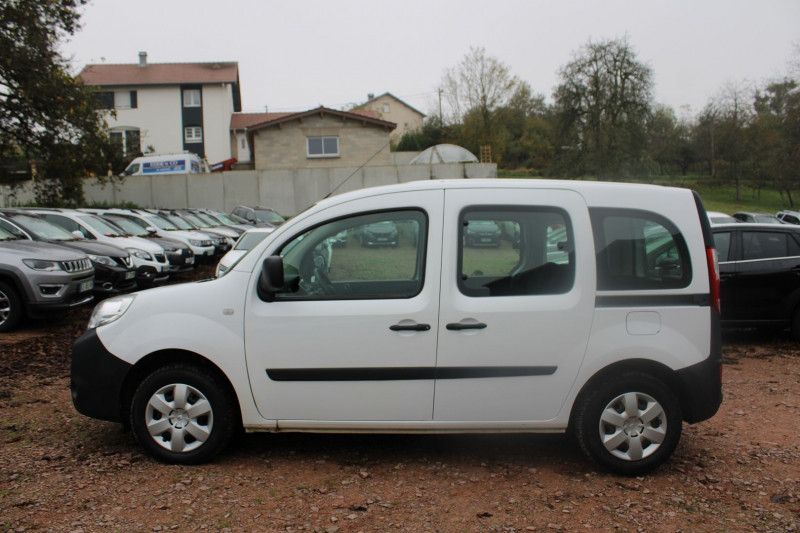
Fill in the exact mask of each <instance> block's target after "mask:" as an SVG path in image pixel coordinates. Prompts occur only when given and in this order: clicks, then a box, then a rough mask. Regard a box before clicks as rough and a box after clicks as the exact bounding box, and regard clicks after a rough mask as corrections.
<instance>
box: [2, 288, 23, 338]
mask: <svg viewBox="0 0 800 533" xmlns="http://www.w3.org/2000/svg"><path fill="white" fill-rule="evenodd" d="M24 316H25V313H24V310H23V309H22V300H20V298H19V296H18V295H17V291H16V290H14V288H13V287H11V285H9V284H7V283H3V282H0V333H5V332H7V331H11V330H13V329H14V328H16V327H17V326H19V325H20V323H21V322H22V318H23V317H24Z"/></svg>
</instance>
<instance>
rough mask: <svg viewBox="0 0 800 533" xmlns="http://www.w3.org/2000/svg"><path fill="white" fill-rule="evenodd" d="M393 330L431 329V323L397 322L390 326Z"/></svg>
mask: <svg viewBox="0 0 800 533" xmlns="http://www.w3.org/2000/svg"><path fill="white" fill-rule="evenodd" d="M389 329H390V330H392V331H429V330H430V329H431V326H430V324H395V325H393V326H389Z"/></svg>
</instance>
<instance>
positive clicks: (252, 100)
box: [62, 0, 800, 114]
mask: <svg viewBox="0 0 800 533" xmlns="http://www.w3.org/2000/svg"><path fill="white" fill-rule="evenodd" d="M82 13H83V16H82V19H81V21H82V25H83V26H82V28H81V29H80V30H79V31H78V32H77V33H76V34H75V35H74V36H72V37H71V39H70V40H69V41H67V42H66V43H64V45H63V47H62V53H63V54H64V56H65V57H66V58H67V59H69V60H70V61H71V64H72V67H73V70H74V73H77V72H78V71H80V69H81V68H83V67H84V66H85V65H86V64H90V63H101V62H106V63H136V62H137V61H138V53H139V52H140V51H146V52H147V53H148V60H149V62H151V63H172V62H209V61H238V62H239V76H240V81H241V91H242V105H243V110H244V111H249V112H259V111H264V110H265V106H268V108H269V111H301V110H307V109H311V108H313V107H317V106H319V105H325V106H327V107H330V108H334V109H341V108H344V107H345V106H348V105H349V104H351V103H362V102H364V101H365V100H366V99H367V94H369V93H373V94H375V95H380V94H382V93H385V92H390V93H392V94H394V95H395V96H397V97H398V98H400V99H401V100H404V101H406V102H407V103H408V104H410V105H412V106H414V107H416V108H417V109H419V110H420V111H422V112H424V113H428V114H431V113H435V112H436V106H437V98H436V91H437V88H438V87H439V85H440V82H441V79H442V76H443V74H444V72H445V71H446V70H447V69H450V68H453V67H455V66H457V65H458V63H459V62H460V61H461V60H462V59H463V58H464V56H465V55H466V54H467V53H468V52H469V49H470V47H483V48H485V50H486V53H487V55H489V56H492V57H495V58H497V59H498V60H500V61H502V62H503V63H505V64H506V65H507V66H508V67H509V69H510V71H511V73H512V74H513V75H515V76H517V77H519V78H521V79H522V80H524V81H526V82H528V83H529V84H530V85H531V87H532V88H533V90H534V92H536V93H540V94H543V95H545V96H546V97H547V98H548V100H549V99H550V96H551V94H552V91H553V88H554V87H555V86H556V85H557V84H558V81H559V80H558V70H559V68H560V67H562V66H564V65H566V64H567V63H568V62H569V61H570V60H571V59H572V57H573V54H575V53H576V52H577V51H579V49H580V48H581V46H582V45H584V44H586V43H587V42H588V41H589V40H593V41H599V40H603V39H614V38H622V37H625V36H627V37H628V39H629V42H630V44H631V45H632V46H633V48H634V49H635V51H636V52H637V57H638V59H639V61H641V62H643V63H646V64H648V65H649V66H650V67H651V68H652V69H653V72H654V75H655V77H654V80H655V98H656V101H657V102H659V103H663V104H666V105H669V106H671V107H673V108H674V109H675V110H676V112H678V113H679V114H681V113H683V112H684V111H682V110H681V108H682V106H687V105H688V106H690V112H691V113H692V114H694V113H697V112H698V111H700V110H701V109H702V108H703V106H704V105H705V104H706V103H707V102H708V100H709V98H711V97H713V96H715V95H716V94H718V93H719V92H720V90H721V89H722V88H723V86H724V85H725V84H727V83H737V84H738V83H743V82H751V83H756V84H762V83H764V82H765V81H767V80H769V79H774V78H780V77H783V76H785V74H786V72H787V62H788V61H789V59H790V58H791V57H793V54H796V53H797V52H796V50H797V49H800V1H798V0H630V1H628V0H625V1H623V0H541V1H540V0H528V1H524V0H480V1H477V0H458V1H448V2H445V1H439V0H403V1H393V2H387V1H379V0H372V1H361V0H334V1H331V0H301V1H285V0H284V1H274V0H227V1H224V2H223V1H220V0H136V2H132V3H131V2H119V1H117V0H91V1H90V3H89V4H88V5H87V6H85V7H84V8H82ZM795 57H796V56H795Z"/></svg>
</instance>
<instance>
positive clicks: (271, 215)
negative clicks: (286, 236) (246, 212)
mask: <svg viewBox="0 0 800 533" xmlns="http://www.w3.org/2000/svg"><path fill="white" fill-rule="evenodd" d="M256 219H257V220H258V221H259V222H266V223H267V224H274V225H279V224H283V223H284V222H286V219H285V218H283V217H282V216H280V215H279V214H278V213H276V212H275V211H258V210H257V211H256Z"/></svg>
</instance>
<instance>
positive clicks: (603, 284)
mask: <svg viewBox="0 0 800 533" xmlns="http://www.w3.org/2000/svg"><path fill="white" fill-rule="evenodd" d="M591 218H592V228H593V232H594V241H595V251H596V254H597V255H596V260H597V288H598V290H659V289H677V288H683V287H687V286H688V285H689V284H690V283H691V281H692V268H691V261H690V256H689V250H688V247H687V246H686V241H685V239H684V237H683V235H682V234H681V233H680V231H679V230H678V228H677V227H676V226H675V225H674V224H673V223H672V222H670V221H669V220H668V219H667V218H665V217H663V216H661V215H659V214H657V213H652V212H649V211H641V210H624V209H593V210H591Z"/></svg>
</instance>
